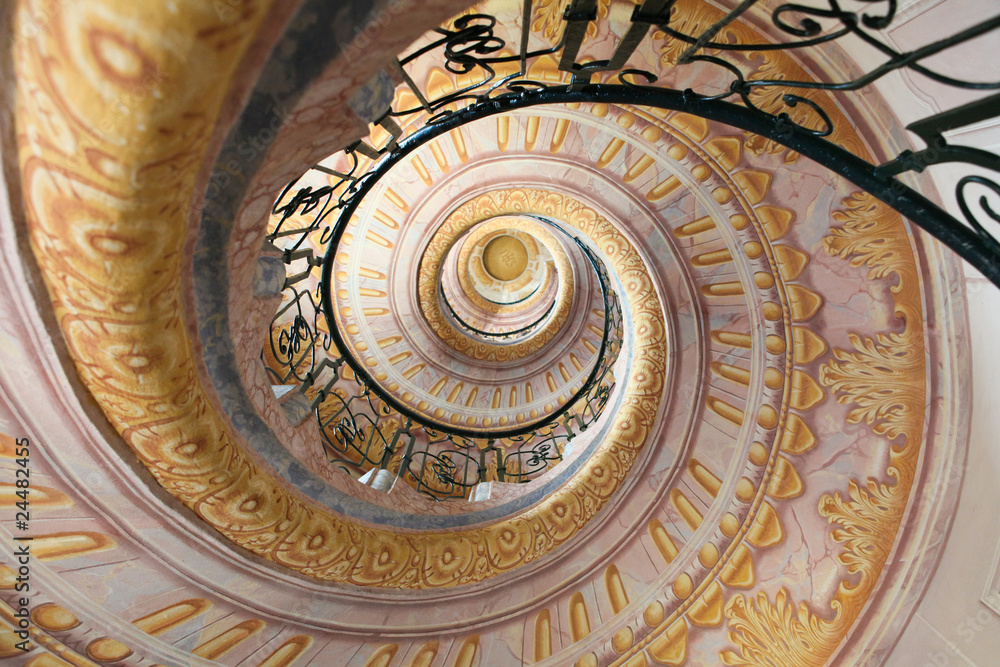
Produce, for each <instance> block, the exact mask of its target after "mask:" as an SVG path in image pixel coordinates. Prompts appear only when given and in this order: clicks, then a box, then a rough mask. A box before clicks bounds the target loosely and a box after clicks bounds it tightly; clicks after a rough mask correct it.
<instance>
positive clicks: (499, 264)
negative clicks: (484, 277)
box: [483, 235, 528, 282]
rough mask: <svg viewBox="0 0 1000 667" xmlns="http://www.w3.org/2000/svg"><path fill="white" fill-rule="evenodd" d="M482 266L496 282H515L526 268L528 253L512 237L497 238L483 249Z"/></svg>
mask: <svg viewBox="0 0 1000 667" xmlns="http://www.w3.org/2000/svg"><path fill="white" fill-rule="evenodd" d="M483 266H484V267H485V268H486V272H487V273H488V274H490V275H491V276H493V277H494V278H496V279H497V280H501V281H504V282H507V281H510V280H515V279H517V278H518V277H519V276H520V275H521V274H522V273H524V270H525V268H527V266H528V251H527V249H526V248H525V247H524V244H523V243H521V242H520V241H518V240H517V239H516V238H514V237H513V236H507V235H504V236H498V237H496V238H495V239H493V240H492V241H490V242H489V243H487V244H486V248H484V249H483Z"/></svg>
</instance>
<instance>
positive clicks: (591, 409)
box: [264, 209, 624, 500]
mask: <svg viewBox="0 0 1000 667" xmlns="http://www.w3.org/2000/svg"><path fill="white" fill-rule="evenodd" d="M285 215H287V216H291V215H292V209H286V210H285ZM280 229H281V224H280V222H279V224H278V225H277V226H276V228H275V231H280ZM270 236H271V237H274V232H272V234H271V235H270ZM572 240H573V241H574V242H575V243H576V244H577V245H578V246H579V247H580V249H581V251H582V252H583V253H584V254H585V255H586V257H587V259H588V261H589V263H590V264H591V266H592V267H593V269H594V272H595V275H596V277H597V279H598V281H599V284H600V289H601V295H602V298H603V301H604V330H603V336H602V339H601V347H600V349H599V351H598V354H597V359H596V361H595V363H594V366H593V368H592V370H591V372H590V374H589V376H588V377H587V380H586V382H585V383H584V384H583V386H582V387H581V388H580V389H579V390H578V391H576V392H575V393H574V394H573V395H572V397H571V398H570V399H569V400H568V401H567V402H566V403H565V404H563V405H562V406H561V407H560V408H559V409H558V410H556V411H555V412H553V413H552V414H550V415H548V416H547V417H546V418H544V419H542V420H540V421H538V422H535V423H532V424H528V425H525V426H522V427H518V428H511V429H506V430H501V431H485V430H484V431H481V432H469V431H466V430H464V429H458V428H453V427H449V426H444V425H441V424H437V423H433V422H430V421H429V420H427V419H426V418H424V417H421V416H420V415H417V414H415V413H413V412H411V411H410V410H409V409H407V408H406V407H404V406H402V405H400V404H399V403H397V402H396V401H395V400H394V399H393V398H392V397H391V395H389V394H388V393H386V392H385V391H383V390H382V389H381V388H380V387H379V385H378V384H377V383H376V382H375V381H374V380H373V379H372V378H371V377H369V376H368V375H367V373H366V372H365V371H364V368H363V366H362V365H361V364H360V363H358V362H357V360H355V359H354V358H353V357H351V356H350V355H349V354H344V353H341V352H339V350H341V349H346V348H345V346H340V347H337V346H336V345H335V344H334V338H336V334H335V335H330V334H324V333H321V332H322V331H323V330H324V329H325V328H326V327H324V326H321V324H320V323H321V321H322V320H323V318H324V313H323V311H322V310H321V309H320V308H318V307H317V305H318V304H317V301H316V300H314V298H313V294H311V293H309V292H302V291H300V290H297V289H296V288H295V287H294V285H292V286H289V287H287V288H286V292H287V294H288V295H289V297H290V298H289V300H288V302H287V303H285V304H283V306H282V307H281V308H280V309H279V311H278V315H277V316H276V318H275V320H274V322H275V324H273V325H272V328H271V337H270V346H269V351H270V356H268V355H267V354H265V355H264V361H265V368H267V371H268V372H269V374H270V376H271V377H272V378H273V380H274V381H275V382H276V383H278V384H288V383H289V382H293V381H294V382H297V383H298V389H299V391H300V392H301V393H303V394H304V395H306V396H307V397H308V398H309V400H310V409H311V410H312V411H314V413H315V415H316V419H317V422H318V425H319V430H320V434H321V438H322V440H323V444H324V447H325V448H326V451H327V453H328V455H329V460H330V462H331V463H332V464H334V465H339V466H341V467H342V468H343V469H344V470H345V471H347V472H348V473H351V474H357V473H360V472H363V471H367V470H370V469H372V468H378V469H381V470H388V471H390V472H391V473H393V474H395V475H396V477H398V478H401V479H403V481H404V482H406V483H408V484H410V485H411V486H413V488H415V489H416V490H417V491H418V492H421V493H423V494H426V495H428V496H430V497H432V498H435V499H439V500H441V499H448V498H468V497H469V496H470V493H471V491H472V489H473V488H474V487H475V486H476V485H478V484H480V483H482V482H487V481H498V482H514V483H525V482H529V481H531V480H532V479H534V478H536V477H537V476H538V475H540V474H542V473H544V472H545V471H546V470H549V469H550V468H551V467H552V466H553V465H555V464H557V463H558V462H559V461H561V460H562V456H563V453H564V451H565V448H566V445H567V444H569V442H570V441H571V440H572V439H573V438H575V437H576V436H577V435H579V434H580V433H582V432H583V431H586V430H587V429H588V428H589V427H590V426H591V425H592V424H594V423H595V422H596V421H597V420H598V419H599V418H600V416H601V415H602V413H603V411H604V408H605V406H606V405H607V403H608V400H609V398H610V396H611V391H612V389H613V387H614V375H613V371H612V369H613V367H614V365H615V363H616V361H617V359H618V356H619V353H620V352H621V349H622V344H623V340H624V330H623V319H622V310H621V304H620V302H619V299H618V295H617V292H616V291H615V290H614V289H613V287H612V285H611V278H610V276H609V275H608V272H607V269H606V268H605V266H604V263H603V262H601V260H600V259H598V258H597V256H596V255H594V253H593V252H592V251H591V250H590V249H589V248H588V247H587V246H586V245H584V244H583V242H582V241H580V240H579V239H576V238H573V239H572ZM293 278H294V277H293ZM317 290H318V291H319V293H320V294H322V293H323V291H324V287H323V283H320V284H319V285H318V287H317ZM289 312H292V313H294V315H293V316H292V318H291V320H289V319H288V317H287V314H288V313H289ZM333 330H334V331H336V325H335V323H334V324H333ZM317 359H318V360H317ZM318 378H325V384H323V385H322V386H321V387H319V384H318V383H317V382H316V380H317V379H318ZM317 387H319V388H317Z"/></svg>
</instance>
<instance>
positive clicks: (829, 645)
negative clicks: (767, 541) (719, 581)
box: [721, 588, 839, 667]
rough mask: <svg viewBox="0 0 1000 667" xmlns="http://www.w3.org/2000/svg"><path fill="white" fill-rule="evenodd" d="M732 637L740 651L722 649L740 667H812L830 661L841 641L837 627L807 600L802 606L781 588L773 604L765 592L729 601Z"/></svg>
mask: <svg viewBox="0 0 1000 667" xmlns="http://www.w3.org/2000/svg"><path fill="white" fill-rule="evenodd" d="M726 617H727V618H728V619H729V638H730V640H732V641H733V643H735V644H736V645H737V646H738V647H739V653H737V652H735V651H731V650H726V651H723V652H722V656H721V657H722V662H723V663H725V664H727V665H734V666H738V667H812V666H814V665H815V666H816V667H818V666H819V665H822V664H823V663H824V662H826V656H828V655H830V653H832V652H833V650H834V649H835V648H836V646H837V644H838V643H839V635H838V633H837V632H835V628H834V627H832V625H831V624H830V623H828V622H826V621H823V620H822V619H820V618H818V617H817V616H815V615H814V614H813V613H812V612H811V611H810V610H809V607H808V606H807V605H806V604H805V603H804V602H803V603H800V604H799V606H798V608H796V607H795V606H794V604H792V603H791V602H789V601H788V593H787V592H786V591H785V589H784V588H781V589H780V590H779V591H778V593H777V594H776V595H775V596H774V602H773V603H772V602H771V601H770V599H768V597H767V594H766V593H764V592H763V591H762V592H760V593H758V594H757V597H756V600H747V599H746V598H745V597H743V596H742V595H735V596H733V597H732V598H730V600H729V602H728V604H726Z"/></svg>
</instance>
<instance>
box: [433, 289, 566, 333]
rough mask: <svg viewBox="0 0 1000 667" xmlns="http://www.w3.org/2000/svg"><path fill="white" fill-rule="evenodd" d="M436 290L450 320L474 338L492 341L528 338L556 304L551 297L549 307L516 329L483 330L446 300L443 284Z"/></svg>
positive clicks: (545, 319)
mask: <svg viewBox="0 0 1000 667" xmlns="http://www.w3.org/2000/svg"><path fill="white" fill-rule="evenodd" d="M438 291H439V292H440V294H441V302H442V303H444V305H445V309H446V310H447V311H448V314H449V315H451V321H452V322H454V323H455V325H457V326H458V328H459V329H461V330H462V331H464V332H465V333H467V334H470V335H472V336H473V337H475V338H481V339H483V340H486V341H490V342H494V343H513V342H516V341H518V340H522V339H525V338H530V337H531V336H533V335H534V334H535V332H537V331H538V330H539V329H541V328H542V327H543V326H544V325H545V323H546V322H547V321H548V319H549V315H551V314H552V311H553V309H555V306H556V302H555V299H553V301H552V303H550V304H549V307H548V308H546V309H545V312H544V313H542V314H541V315H540V316H539V317H538V318H536V319H535V320H534V321H533V322H531V323H530V324H527V325H525V326H523V327H518V328H517V329H508V330H506V331H484V330H483V329H477V328H476V327H474V326H472V325H471V324H469V323H468V322H466V321H465V320H464V319H463V318H462V316H461V315H459V314H458V313H457V312H455V308H454V307H453V306H452V305H451V302H450V301H448V295H447V294H445V291H444V286H443V285H442V286H441V288H440V289H439V290H438ZM512 303H516V302H512Z"/></svg>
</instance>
